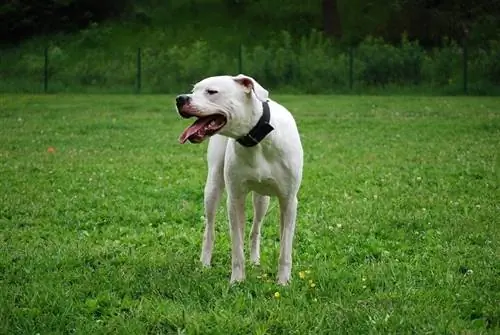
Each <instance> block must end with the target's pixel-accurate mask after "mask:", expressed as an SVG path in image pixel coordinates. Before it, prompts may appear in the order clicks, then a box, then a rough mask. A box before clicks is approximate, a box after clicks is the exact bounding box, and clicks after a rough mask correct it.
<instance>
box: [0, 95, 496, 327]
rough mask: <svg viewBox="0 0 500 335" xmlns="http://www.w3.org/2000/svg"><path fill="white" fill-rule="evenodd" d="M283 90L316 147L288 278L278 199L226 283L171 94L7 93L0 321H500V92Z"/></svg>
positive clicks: (200, 168)
mask: <svg viewBox="0 0 500 335" xmlns="http://www.w3.org/2000/svg"><path fill="white" fill-rule="evenodd" d="M275 99H277V100H279V101H280V102H282V103H283V104H284V105H286V106H287V107H289V109H290V110H291V111H292V112H293V113H294V115H295V117H296V120H297V123H298V126H299V129H300V131H301V135H302V140H303V146H304V151H305V156H304V159H305V167H304V178H303V183H302V187H301V191H300V194H299V212H298V222H297V229H296V238H295V243H294V268H293V281H292V284H291V285H290V286H289V287H280V286H278V285H276V284H275V282H274V277H275V275H276V270H277V257H278V252H279V251H278V242H279V240H278V226H279V225H278V221H277V220H278V207H277V203H276V200H273V201H272V203H271V206H270V210H269V212H268V216H267V218H266V220H265V222H264V226H263V237H262V248H261V253H262V255H261V263H262V264H261V266H260V267H257V268H252V267H250V265H248V268H247V281H246V282H245V283H243V284H240V285H236V286H234V287H231V286H229V276H230V245H229V234H228V224H227V216H226V213H225V204H224V201H222V204H221V208H220V210H219V212H218V222H217V223H218V224H217V228H216V231H217V236H216V237H217V238H216V243H215V251H214V258H213V266H212V268H210V269H202V268H201V266H200V264H199V261H198V258H199V254H200V246H201V238H202V232H203V207H202V200H203V184H204V181H205V176H206V175H205V174H206V166H205V150H206V143H204V144H201V145H193V144H185V145H180V144H178V142H177V137H178V135H179V134H180V132H181V131H182V129H183V128H184V127H185V126H187V121H186V120H182V119H180V118H179V117H178V116H177V115H176V113H175V111H174V108H173V96H163V95H157V96H154V95H151V96H134V95H46V96H44V95H0V122H1V132H0V176H1V178H0V187H1V189H0V190H1V195H0V333H1V334H9V335H10V334H36V333H39V334H69V333H76V334H159V333H163V334H166V333H186V334H334V333H341V334H375V333H378V334H408V333H413V334H424V333H432V334H498V333H499V332H500V303H499V302H500V247H499V244H498V243H499V240H500V219H499V217H500V189H499V187H500V185H499V184H500V183H499V182H500V180H499V172H500V156H499V152H500V149H499V148H500V98H474V97H431V98H427V97H390V96H389V97H376V96H277V97H275ZM248 200H249V201H248V204H250V198H249V199H248ZM247 220H251V210H250V207H249V206H248V207H247ZM249 228H250V225H248V224H247V231H249ZM247 245H248V239H247ZM246 251H248V249H247V248H246ZM247 255H248V253H247ZM247 257H248V256H247Z"/></svg>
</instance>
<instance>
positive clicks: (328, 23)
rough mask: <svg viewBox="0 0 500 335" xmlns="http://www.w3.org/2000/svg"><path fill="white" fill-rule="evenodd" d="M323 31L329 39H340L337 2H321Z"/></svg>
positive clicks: (329, 0)
mask: <svg viewBox="0 0 500 335" xmlns="http://www.w3.org/2000/svg"><path fill="white" fill-rule="evenodd" d="M322 7H323V8H322V9H323V31H324V33H325V34H326V35H327V36H330V37H337V38H340V37H342V28H341V25H340V15H339V9H338V4H337V0H322Z"/></svg>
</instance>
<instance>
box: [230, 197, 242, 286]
mask: <svg viewBox="0 0 500 335" xmlns="http://www.w3.org/2000/svg"><path fill="white" fill-rule="evenodd" d="M227 208H228V214H229V229H230V232H231V258H232V260H231V283H235V282H238V281H243V280H245V255H244V250H243V246H244V245H243V244H244V242H243V237H244V234H245V195H244V193H237V194H234V193H232V192H228V196H227Z"/></svg>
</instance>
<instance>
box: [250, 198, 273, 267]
mask: <svg viewBox="0 0 500 335" xmlns="http://www.w3.org/2000/svg"><path fill="white" fill-rule="evenodd" d="M252 200H253V222H252V231H251V232H250V238H251V250H250V261H251V262H252V263H253V264H255V265H259V264H260V228H261V226H262V221H263V220H264V217H265V216H266V212H267V209H268V207H269V200H270V198H269V197H268V196H264V195H260V194H258V193H256V192H252Z"/></svg>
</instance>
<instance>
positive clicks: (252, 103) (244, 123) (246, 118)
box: [224, 95, 263, 139]
mask: <svg viewBox="0 0 500 335" xmlns="http://www.w3.org/2000/svg"><path fill="white" fill-rule="evenodd" d="M237 108H238V107H237ZM239 109H240V110H241V113H238V117H237V118H233V119H232V120H231V129H228V131H227V132H225V134H224V135H226V136H228V137H232V138H234V139H238V138H241V137H243V136H245V135H247V134H248V133H249V132H250V130H252V128H253V127H255V125H256V124H257V123H258V122H259V119H260V118H261V116H262V112H263V109H262V101H260V100H258V99H257V98H256V97H255V96H253V95H252V97H251V98H250V99H249V101H247V102H246V103H245V104H242V105H241V106H239Z"/></svg>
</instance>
